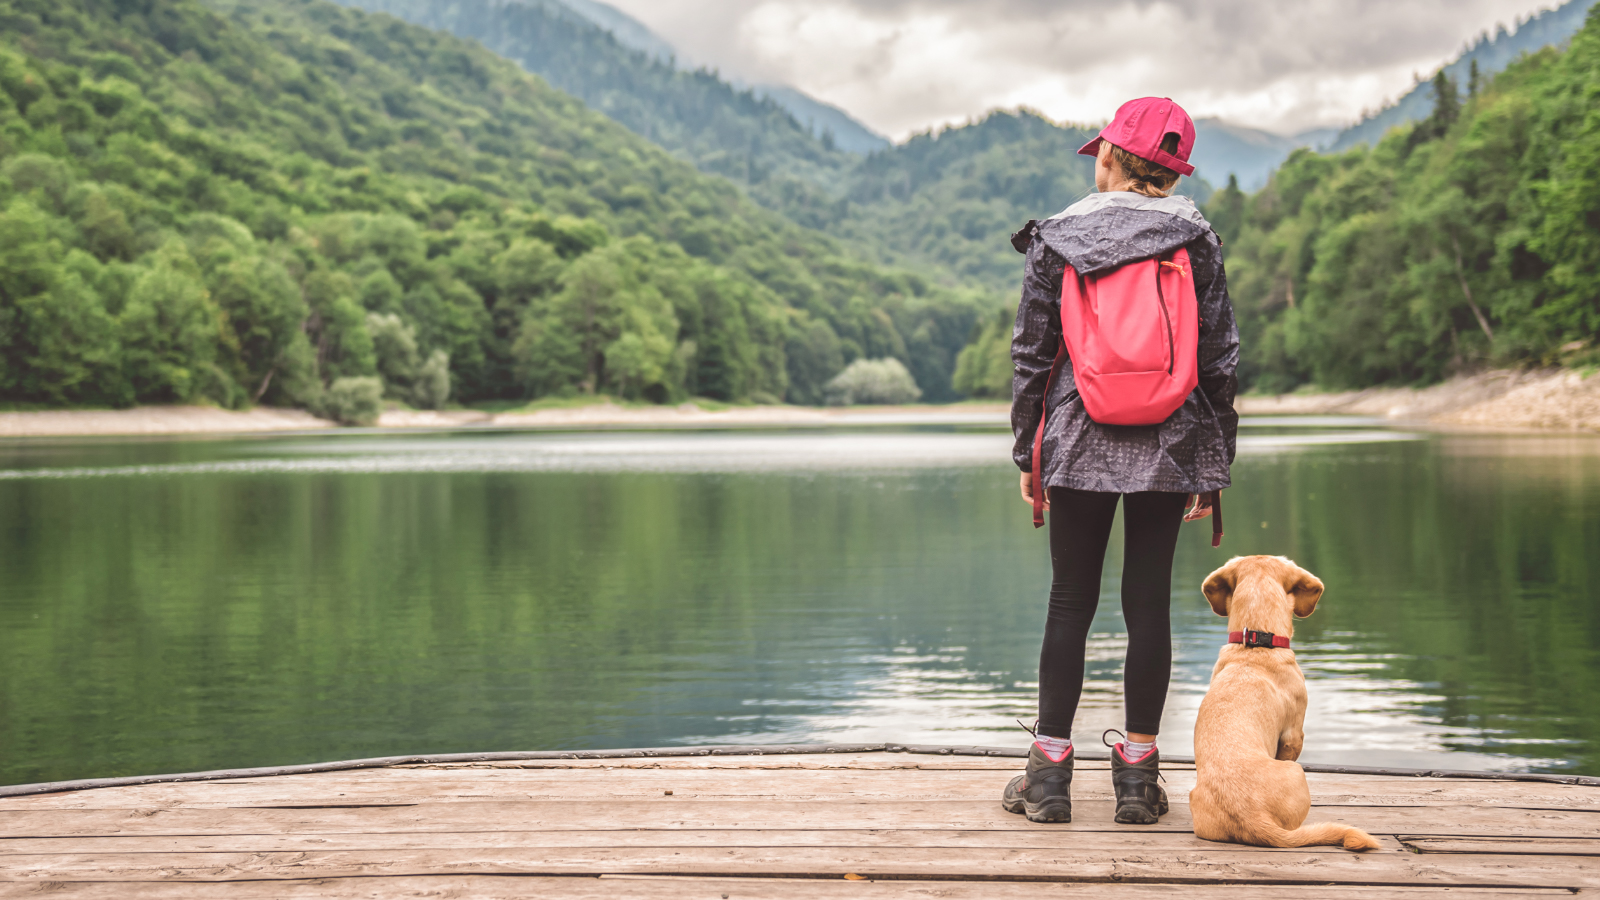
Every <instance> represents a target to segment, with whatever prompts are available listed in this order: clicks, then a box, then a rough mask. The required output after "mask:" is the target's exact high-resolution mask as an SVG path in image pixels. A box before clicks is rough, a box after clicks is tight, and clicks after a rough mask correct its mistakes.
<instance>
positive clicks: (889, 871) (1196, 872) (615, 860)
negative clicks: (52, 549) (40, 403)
mask: <svg viewBox="0 0 1600 900" xmlns="http://www.w3.org/2000/svg"><path fill="white" fill-rule="evenodd" d="M5 862H6V865H5V868H4V870H3V871H0V880H6V881H35V882H39V881H171V880H182V881H218V882H222V881H238V880H256V879H279V878H283V879H305V878H338V877H353V876H362V877H372V876H391V877H392V876H402V875H406V876H410V875H417V876H421V875H445V874H450V875H462V874H503V875H512V874H516V875H589V874H601V873H634V874H662V875H730V874H732V875H760V876H769V877H770V876H791V877H793V876H817V875H821V876H830V877H842V876H843V875H844V874H846V873H858V874H861V875H863V876H872V877H879V878H892V877H901V878H922V879H926V878H930V877H935V878H937V877H958V878H968V879H971V878H1004V879H1013V880H1014V879H1022V878H1035V879H1048V880H1056V881H1100V882H1110V881H1115V882H1122V883H1127V882H1161V883H1201V884H1204V883H1214V884H1217V883H1235V882H1261V883H1289V884H1305V883H1344V884H1362V885H1425V886H1435V887H1444V886H1458V887H1469V886H1475V887H1519V886H1529V887H1566V888H1578V887H1597V886H1600V867H1596V866H1593V865H1591V864H1588V863H1587V862H1585V861H1584V860H1582V859H1580V858H1576V857H1547V856H1494V855H1479V854H1415V853H1392V852H1391V853H1385V852H1376V853H1367V854H1355V853H1345V854H1330V853H1280V852H1270V851H1257V852H1237V853H1226V854H1221V853H1214V852H1210V851H1199V852H1176V853H1170V852H1157V851H1144V852H1139V853H1135V854H1128V855H1111V854H1097V853H1082V852H1078V851H1076V850H1074V849H1071V848H1060V849H1050V850H998V849H972V848H937V849H911V848H887V849H886V848H872V847H848V848H841V847H827V848H813V847H783V848H765V847H761V848H747V847H707V848H682V849H676V850H674V849H670V848H648V847H647V848H634V847H615V848H603V849H590V848H544V847H522V848H503V849H492V850H471V849H462V850H454V851H445V850H382V851H288V852H281V853H238V852H216V853H127V854H115V853H65V854H45V855H16V856H8V857H6V858H5Z"/></svg>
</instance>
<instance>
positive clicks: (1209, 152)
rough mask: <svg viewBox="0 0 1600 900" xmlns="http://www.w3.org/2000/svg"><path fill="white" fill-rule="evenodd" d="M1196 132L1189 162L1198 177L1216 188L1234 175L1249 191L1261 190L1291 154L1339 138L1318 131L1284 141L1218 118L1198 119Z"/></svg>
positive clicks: (1328, 131)
mask: <svg viewBox="0 0 1600 900" xmlns="http://www.w3.org/2000/svg"><path fill="white" fill-rule="evenodd" d="M1194 129H1195V144H1194V154H1193V156H1191V157H1190V159H1189V161H1190V162H1191V163H1193V164H1194V167H1195V174H1196V175H1197V176H1199V177H1201V178H1204V179H1206V180H1207V181H1209V182H1211V183H1212V184H1213V185H1223V184H1226V183H1227V182H1228V176H1230V175H1232V176H1235V177H1237V178H1238V179H1239V186H1240V187H1242V188H1244V189H1245V190H1247V191H1255V190H1260V189H1261V187H1262V186H1264V185H1265V184H1266V183H1267V178H1268V177H1270V176H1271V175H1272V170H1273V169H1276V168H1277V167H1278V165H1279V164H1280V163H1282V162H1283V161H1284V160H1285V159H1288V158H1289V154H1290V153H1291V152H1293V151H1295V150H1297V149H1299V148H1301V147H1319V146H1321V145H1323V144H1325V143H1327V142H1328V141H1330V140H1332V139H1333V137H1334V136H1335V135H1337V134H1338V130H1337V129H1332V128H1318V129H1314V130H1312V131H1307V132H1304V133H1302V134H1297V135H1293V136H1290V137H1285V136H1283V135H1279V134H1274V133H1272V132H1270V131H1262V130H1261V129H1259V128H1248V127H1246V126H1243V125H1235V124H1233V123H1231V122H1225V121H1223V120H1222V119H1216V118H1206V119H1196V120H1195V123H1194Z"/></svg>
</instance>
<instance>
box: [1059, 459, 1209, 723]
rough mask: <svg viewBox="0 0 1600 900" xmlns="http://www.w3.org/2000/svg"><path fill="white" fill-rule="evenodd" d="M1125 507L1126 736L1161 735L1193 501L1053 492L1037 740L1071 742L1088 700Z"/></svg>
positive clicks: (1172, 497)
mask: <svg viewBox="0 0 1600 900" xmlns="http://www.w3.org/2000/svg"><path fill="white" fill-rule="evenodd" d="M1118 497H1121V498H1122V500H1123V507H1122V524H1123V534H1124V536H1125V537H1126V545H1127V546H1126V549H1125V550H1124V551H1123V558H1122V618H1123V620H1124V621H1125V622H1126V623H1127V628H1128V655H1127V659H1126V661H1125V662H1124V664H1123V675H1122V684H1123V696H1124V703H1125V704H1126V712H1127V718H1126V727H1127V730H1128V731H1130V732H1136V733H1139V734H1155V733H1156V732H1157V731H1158V730H1160V728H1161V710H1162V708H1163V707H1164V706H1166V703H1167V682H1168V681H1169V680H1170V679H1171V677H1172V617H1171V612H1172V609H1171V607H1172V553H1173V551H1174V550H1175V549H1176V548H1177V545H1178V529H1179V527H1180V526H1182V524H1183V508H1184V505H1185V503H1186V502H1187V501H1188V495H1186V494H1169V493H1164V492H1157V491H1146V492H1143V493H1138V494H1107V493H1100V492H1096V491H1075V490H1072V489H1070V488H1051V489H1050V564H1051V567H1052V569H1053V570H1054V577H1053V579H1052V581H1051V583H1050V616H1049V619H1048V620H1047V621H1046V622H1045V626H1044V650H1043V651H1042V652H1041V653H1040V654H1039V733H1040V734H1043V735H1048V736H1050V737H1058V738H1070V737H1071V736H1072V719H1073V716H1074V715H1075V714H1076V713H1077V711H1078V698H1079V697H1080V696H1081V695H1082V694H1083V676H1084V668H1083V663H1084V660H1083V656H1084V644H1085V642H1086V641H1087V640H1088V637H1089V624H1090V623H1091V622H1093V621H1094V611H1095V607H1096V606H1098V605H1099V602H1100V570H1101V567H1102V566H1104V564H1105V558H1106V541H1108V540H1109V539H1110V538H1111V522H1112V520H1113V519H1114V517H1115V516H1116V513H1117V498H1118Z"/></svg>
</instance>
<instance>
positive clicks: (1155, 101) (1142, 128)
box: [1078, 97, 1194, 175]
mask: <svg viewBox="0 0 1600 900" xmlns="http://www.w3.org/2000/svg"><path fill="white" fill-rule="evenodd" d="M1169 134H1176V135H1177V136H1178V152H1177V153H1176V154H1172V153H1168V152H1166V151H1165V150H1162V149H1161V140H1162V139H1163V138H1165V137H1166V136H1167V135H1169ZM1101 141H1110V142H1111V143H1113V144H1115V145H1117V146H1118V147H1121V148H1122V149H1124V150H1126V151H1128V152H1129V153H1132V154H1133V155H1134V156H1137V157H1139V158H1140V159H1148V160H1150V161H1151V162H1153V163H1160V164H1161V165H1163V166H1166V167H1167V168H1169V169H1171V170H1172V171H1174V172H1177V173H1178V174H1179V175H1193V174H1194V166H1191V165H1189V151H1191V150H1193V149H1194V121H1193V120H1192V119H1190V118H1189V114H1188V113H1186V112H1184V111H1183V107H1181V106H1179V105H1178V104H1176V103H1173V102H1172V98H1171V97H1140V98H1139V99H1137V100H1129V101H1128V102H1127V103H1124V104H1122V106H1121V107H1119V108H1118V109H1117V115H1116V118H1114V119H1112V120H1111V124H1109V125H1107V126H1106V127H1104V128H1102V129H1100V133H1099V134H1098V135H1096V136H1095V139H1094V140H1092V141H1090V142H1089V143H1087V144H1084V145H1083V147H1082V148H1081V149H1079V150H1078V152H1079V153H1081V154H1083V155H1085V156H1096V155H1098V154H1099V153H1100V142H1101Z"/></svg>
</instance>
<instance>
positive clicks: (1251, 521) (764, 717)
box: [0, 419, 1600, 783]
mask: <svg viewBox="0 0 1600 900" xmlns="http://www.w3.org/2000/svg"><path fill="white" fill-rule="evenodd" d="M1009 444H1010V438H1009V436H1008V435H1007V434H1005V433H1003V432H1002V431H1000V430H998V429H983V428H959V427H942V428H933V427H930V428H921V429H917V428H903V427H902V428H881V429H875V430H874V429H865V430H856V431H792V432H773V431H763V432H655V433H598V434H549V433H545V434H537V433H526V432H522V433H491V432H482V431H478V432H466V433H453V434H421V435H404V436H393V435H373V434H348V433H347V434H339V435H331V436H321V435H319V436H293V437H275V438H263V439H248V440H228V441H214V440H204V441H200V440H186V441H114V442H113V441H78V442H12V443H7V444H3V445H0V783H20V782H32V781H43V780H58V779H67V778H78V777H94V776H114V775H132V774H151V773H157V772H174V771H192V770H199V769H209V768H222V767H234V766H258V765H272V764H290V763H303V762H313V761H324V760H334V759H347V758H354V757H365V756H384V755H396V754H411V753H436V752H437V753H443V752H467V751H486V750H555V749H571V748H604V747H641V746H664V745H679V744H703V743H731V742H739V743H744V742H759V743H789V742H801V741H807V742H809V741H881V740H890V741H903V742H920V743H963V744H970V743H979V744H988V745H999V746H1017V747H1021V746H1025V745H1026V743H1027V736H1026V735H1025V734H1024V732H1023V731H1022V730H1021V729H1019V728H1018V727H1017V725H1016V724H1014V722H1013V720H1014V719H1019V718H1020V719H1024V720H1026V721H1030V722H1031V721H1032V719H1033V716H1034V712H1033V710H1034V706H1033V703H1034V691H1035V687H1036V685H1035V679H1036V678H1037V663H1038V651H1039V639H1040V634H1041V630H1042V627H1043V622H1044V614H1045V595H1046V591H1047V588H1048V582H1049V565H1048V560H1047V554H1046V545H1045V535H1044V532H1042V531H1037V532H1036V531H1034V529H1033V528H1032V527H1031V525H1030V522H1029V510H1028V508H1027V506H1025V505H1024V504H1023V503H1022V502H1021V501H1020V500H1019V499H1018V498H1017V495H1016V472H1015V470H1014V469H1013V468H1012V467H1011V465H1010V462H1009V459H1008V448H1009ZM1240 444H1241V446H1240V454H1239V459H1238V462H1237V464H1236V466H1235V469H1234V481H1235V484H1236V487H1235V488H1233V489H1232V490H1230V491H1228V492H1227V494H1226V495H1225V498H1224V499H1225V504H1226V521H1227V525H1228V536H1227V539H1226V541H1225V542H1224V545H1223V549H1222V550H1220V551H1219V550H1213V549H1212V548H1211V546H1210V541H1209V532H1210V528H1209V525H1207V524H1204V523H1199V524H1194V525H1189V526H1186V528H1185V532H1184V534H1183V537H1182V540H1181V544H1180V547H1179V551H1178V557H1177V565H1176V577H1175V583H1174V586H1173V609H1174V616H1173V618H1174V624H1175V629H1176V636H1175V644H1176V651H1177V652H1176V661H1175V665H1174V678H1173V691H1172V695H1171V698H1170V700H1169V702H1168V705H1167V713H1166V719H1165V722H1164V724H1163V728H1162V737H1161V740H1162V745H1163V747H1165V748H1166V749H1167V750H1168V751H1169V752H1170V753H1174V754H1179V753H1187V752H1189V749H1190V730H1191V727H1192V724H1193V717H1194V712H1195V709H1196V708H1197V706H1198V704H1199V701H1200V698H1201V696H1202V695H1203V693H1204V690H1205V686H1206V681H1207V679H1208V677H1209V674H1210V668H1211V665H1212V662H1213V661H1214V659H1215V657H1216V651H1217V648H1218V647H1219V646H1220V645H1221V643H1222V642H1223V641H1224V640H1225V635H1224V631H1225V627H1224V620H1223V619H1220V618H1217V617H1215V616H1213V615H1212V614H1211V612H1210V609H1209V608H1208V607H1207V606H1206V604H1205V602H1204V599H1203V598H1202V596H1201V594H1200V591H1199V585H1200V583H1201V581H1202V580H1203V579H1204V578H1205V576H1206V575H1207V573H1209V572H1210V571H1211V570H1212V569H1213V568H1215V567H1216V566H1218V565H1220V564H1221V563H1222V562H1224V561H1225V560H1226V558H1227V557H1228V556H1230V555H1234V554H1246V553H1274V554H1285V555H1288V556H1290V557H1293V558H1294V559H1296V560H1297V561H1299V562H1300V563H1301V564H1302V565H1304V566H1305V567H1306V568H1308V569H1310V570H1311V571H1313V572H1315V573H1316V574H1318V575H1319V576H1320V577H1321V578H1322V579H1323V580H1324V581H1325V582H1326V583H1327V594H1326V596H1325V598H1324V601H1323V603H1322V606H1321V607H1320V608H1319V610H1318V611H1317V613H1316V615H1315V616H1313V617H1312V618H1310V619H1307V620H1305V621H1303V622H1302V623H1300V625H1299V630H1298V631H1297V633H1296V636H1295V642H1296V648H1297V652H1298V654H1299V658H1300V662H1301V665H1302V667H1303V668H1304V669H1305V672H1306V675H1307V678H1308V680H1309V684H1310V695H1311V708H1310V712H1309V715H1308V721H1307V726H1306V731H1307V750H1306V753H1305V756H1304V758H1305V759H1306V760H1308V761H1324V762H1327V761H1338V762H1346V763H1352V764H1362V765H1399V766H1413V765H1414V766H1448V767H1454V768H1492V769H1508V770H1534V771H1575V772H1582V773H1586V774H1591V775H1593V774H1600V651H1597V649H1596V648H1597V647H1600V580H1597V576H1600V562H1597V559H1600V555H1597V551H1600V440H1597V439H1595V438H1591V437H1584V436H1572V437H1567V436H1526V437H1522V436H1507V437H1485V436H1459V435H1457V436H1451V435H1424V434H1412V433H1404V432H1398V431H1393V430H1389V429H1387V428H1386V427H1384V426H1382V425H1379V424H1373V423H1362V422H1359V421H1354V420H1340V419H1275V420H1261V421H1257V422H1250V423H1248V424H1247V426H1246V427H1245V428H1244V430H1243V432H1242V438H1241V441H1240ZM1115 534H1116V537H1114V538H1113V544H1112V550H1111V557H1112V558H1111V559H1110V560H1109V561H1108V565H1107V580H1106V582H1105V586H1104V593H1103V599H1102V603H1101V608H1100V614H1099V617H1098V619H1097V620H1096V625H1095V631H1096V633H1095V634H1094V636H1093V637H1092V639H1091V655H1090V659H1091V662H1090V667H1091V671H1090V673H1089V680H1090V684H1089V689H1088V691H1087V692H1086V693H1085V697H1084V704H1085V706H1084V709H1083V710H1082V711H1081V712H1080V715H1079V727H1078V733H1077V738H1078V740H1079V742H1080V743H1083V744H1085V745H1086V746H1092V745H1095V744H1096V743H1097V740H1098V736H1099V734H1100V732H1101V730H1102V729H1105V728H1112V727H1120V726H1121V720H1122V714H1121V694H1120V687H1119V682H1120V667H1121V658H1122V649H1123V643H1124V639H1123V636H1122V623H1121V618H1120V614H1119V611H1118V602H1117V599H1116V598H1117V575H1118V572H1119V570H1120V555H1121V549H1120V528H1119V529H1118V530H1117V532H1116V533H1115Z"/></svg>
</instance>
